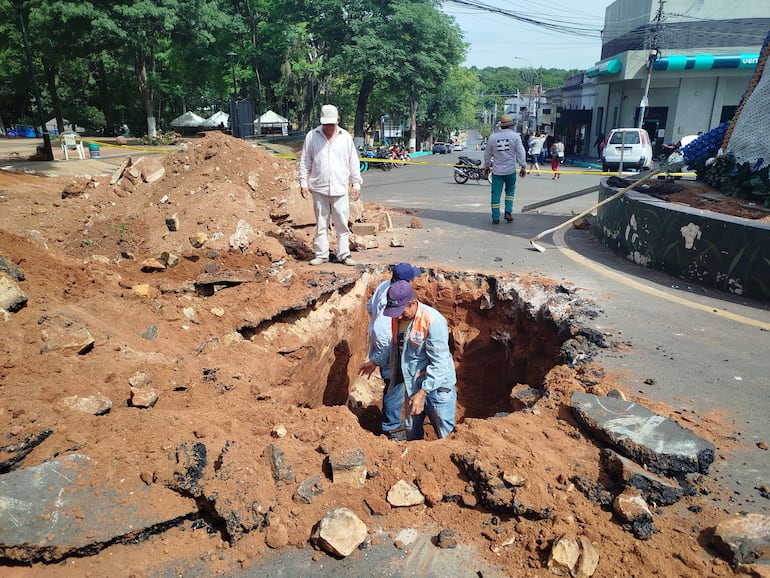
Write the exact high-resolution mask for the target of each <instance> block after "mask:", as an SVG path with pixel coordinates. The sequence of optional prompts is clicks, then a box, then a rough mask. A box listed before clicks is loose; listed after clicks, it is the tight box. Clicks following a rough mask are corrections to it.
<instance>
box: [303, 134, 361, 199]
mask: <svg viewBox="0 0 770 578" xmlns="http://www.w3.org/2000/svg"><path fill="white" fill-rule="evenodd" d="M297 176H298V178H299V185H300V187H303V188H304V187H307V188H308V189H310V191H311V192H313V193H316V194H319V195H328V196H330V197H341V196H343V195H347V194H348V186H349V184H350V182H351V181H352V183H353V188H354V189H355V190H358V191H360V190H361V184H362V183H363V182H364V181H363V179H362V178H361V170H360V163H359V160H358V151H357V150H356V145H355V143H354V142H353V137H351V136H350V133H349V132H348V131H346V130H345V129H343V128H340V127H339V126H338V127H337V131H336V132H335V134H334V136H333V137H332V138H331V139H327V138H326V135H325V134H324V133H323V129H322V126H321V125H319V126H317V127H316V128H314V129H313V130H311V131H310V132H309V133H307V135H305V142H304V144H303V145H302V156H301V157H300V159H299V172H298V175H297Z"/></svg>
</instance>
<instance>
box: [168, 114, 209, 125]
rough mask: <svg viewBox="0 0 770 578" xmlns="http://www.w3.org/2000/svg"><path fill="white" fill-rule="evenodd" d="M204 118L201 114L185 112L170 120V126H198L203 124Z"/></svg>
mask: <svg viewBox="0 0 770 578" xmlns="http://www.w3.org/2000/svg"><path fill="white" fill-rule="evenodd" d="M204 122H205V121H204V119H203V117H201V116H198V115H197V114H195V113H194V112H189V111H188V112H186V113H184V114H183V115H180V116H178V117H176V118H175V119H174V120H172V121H171V126H174V127H178V128H195V127H199V126H203V123H204Z"/></svg>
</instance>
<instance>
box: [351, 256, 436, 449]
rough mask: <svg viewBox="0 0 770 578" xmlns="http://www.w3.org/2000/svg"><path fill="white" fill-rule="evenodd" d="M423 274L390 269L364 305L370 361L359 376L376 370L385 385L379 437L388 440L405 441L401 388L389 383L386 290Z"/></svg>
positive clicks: (416, 270) (406, 268)
mask: <svg viewBox="0 0 770 578" xmlns="http://www.w3.org/2000/svg"><path fill="white" fill-rule="evenodd" d="M421 274H422V271H420V269H419V268H418V267H413V266H412V265H410V264H409V263H399V264H398V265H395V266H394V267H393V273H392V275H391V278H390V279H388V280H386V281H383V282H382V283H380V284H379V285H378V286H377V288H376V289H375V290H374V293H373V294H372V296H371V297H370V298H369V301H367V302H366V311H367V313H369V359H368V360H367V361H365V362H364V363H363V364H361V367H359V368H358V373H359V374H361V375H366V376H367V377H369V376H371V375H372V373H373V372H374V370H375V369H376V368H377V367H378V366H379V368H380V375H381V376H382V379H383V380H384V381H385V391H384V393H383V396H382V423H381V428H382V433H383V434H384V435H385V436H387V437H388V438H390V439H395V440H405V439H406V434H405V433H404V428H403V424H402V421H401V408H402V407H403V405H404V384H403V382H399V383H396V384H391V383H390V360H389V356H390V343H391V341H392V340H393V333H392V329H391V319H390V318H389V317H385V316H384V315H383V314H382V312H383V310H384V309H385V307H386V305H387V298H388V295H387V294H388V288H389V287H390V285H391V283H395V282H397V281H407V282H409V281H411V280H412V279H414V278H415V277H417V276H419V275H421Z"/></svg>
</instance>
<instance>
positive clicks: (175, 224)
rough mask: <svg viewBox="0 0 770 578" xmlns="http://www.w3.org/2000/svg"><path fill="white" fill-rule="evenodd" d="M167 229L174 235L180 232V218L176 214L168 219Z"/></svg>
mask: <svg viewBox="0 0 770 578" xmlns="http://www.w3.org/2000/svg"><path fill="white" fill-rule="evenodd" d="M166 228H167V229H168V230H169V231H171V232H172V233H173V232H174V231H178V230H179V217H178V216H177V215H176V213H174V214H173V215H171V216H170V217H166Z"/></svg>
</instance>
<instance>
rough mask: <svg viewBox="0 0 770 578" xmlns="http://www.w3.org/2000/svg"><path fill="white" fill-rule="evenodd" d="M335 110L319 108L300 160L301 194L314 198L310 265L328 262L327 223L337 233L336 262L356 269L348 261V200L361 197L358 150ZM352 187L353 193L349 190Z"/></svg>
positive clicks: (361, 181) (352, 262)
mask: <svg viewBox="0 0 770 578" xmlns="http://www.w3.org/2000/svg"><path fill="white" fill-rule="evenodd" d="M338 123H339V113H338V112H337V107H336V106H334V105H332V104H325V105H324V106H322V107H321V125H320V126H317V127H316V128H314V129H313V130H311V131H310V132H308V133H307V135H305V142H304V143H303V145H302V154H301V156H300V159H299V173H298V177H299V187H300V189H299V190H300V194H301V195H302V197H303V198H305V199H306V198H307V196H308V192H310V193H312V195H313V211H314V213H315V218H316V229H315V237H313V250H314V251H315V257H314V258H313V260H312V261H310V264H311V265H321V264H322V263H326V262H327V261H328V260H329V220H330V218H331V220H332V222H333V223H334V228H335V229H336V231H337V261H338V262H339V263H344V264H345V265H355V264H356V262H355V261H354V260H353V259H352V258H351V257H350V227H349V226H348V221H349V220H350V200H349V198H348V195H350V196H351V197H353V200H354V201H357V200H358V199H359V198H360V196H361V184H362V183H363V179H362V178H361V170H360V163H359V160H358V150H357V149H356V145H355V143H354V142H353V137H351V136H350V133H349V132H348V131H346V130H345V129H343V128H340V126H339V124H338ZM351 186H352V192H349V190H348V189H349V187H351Z"/></svg>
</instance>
